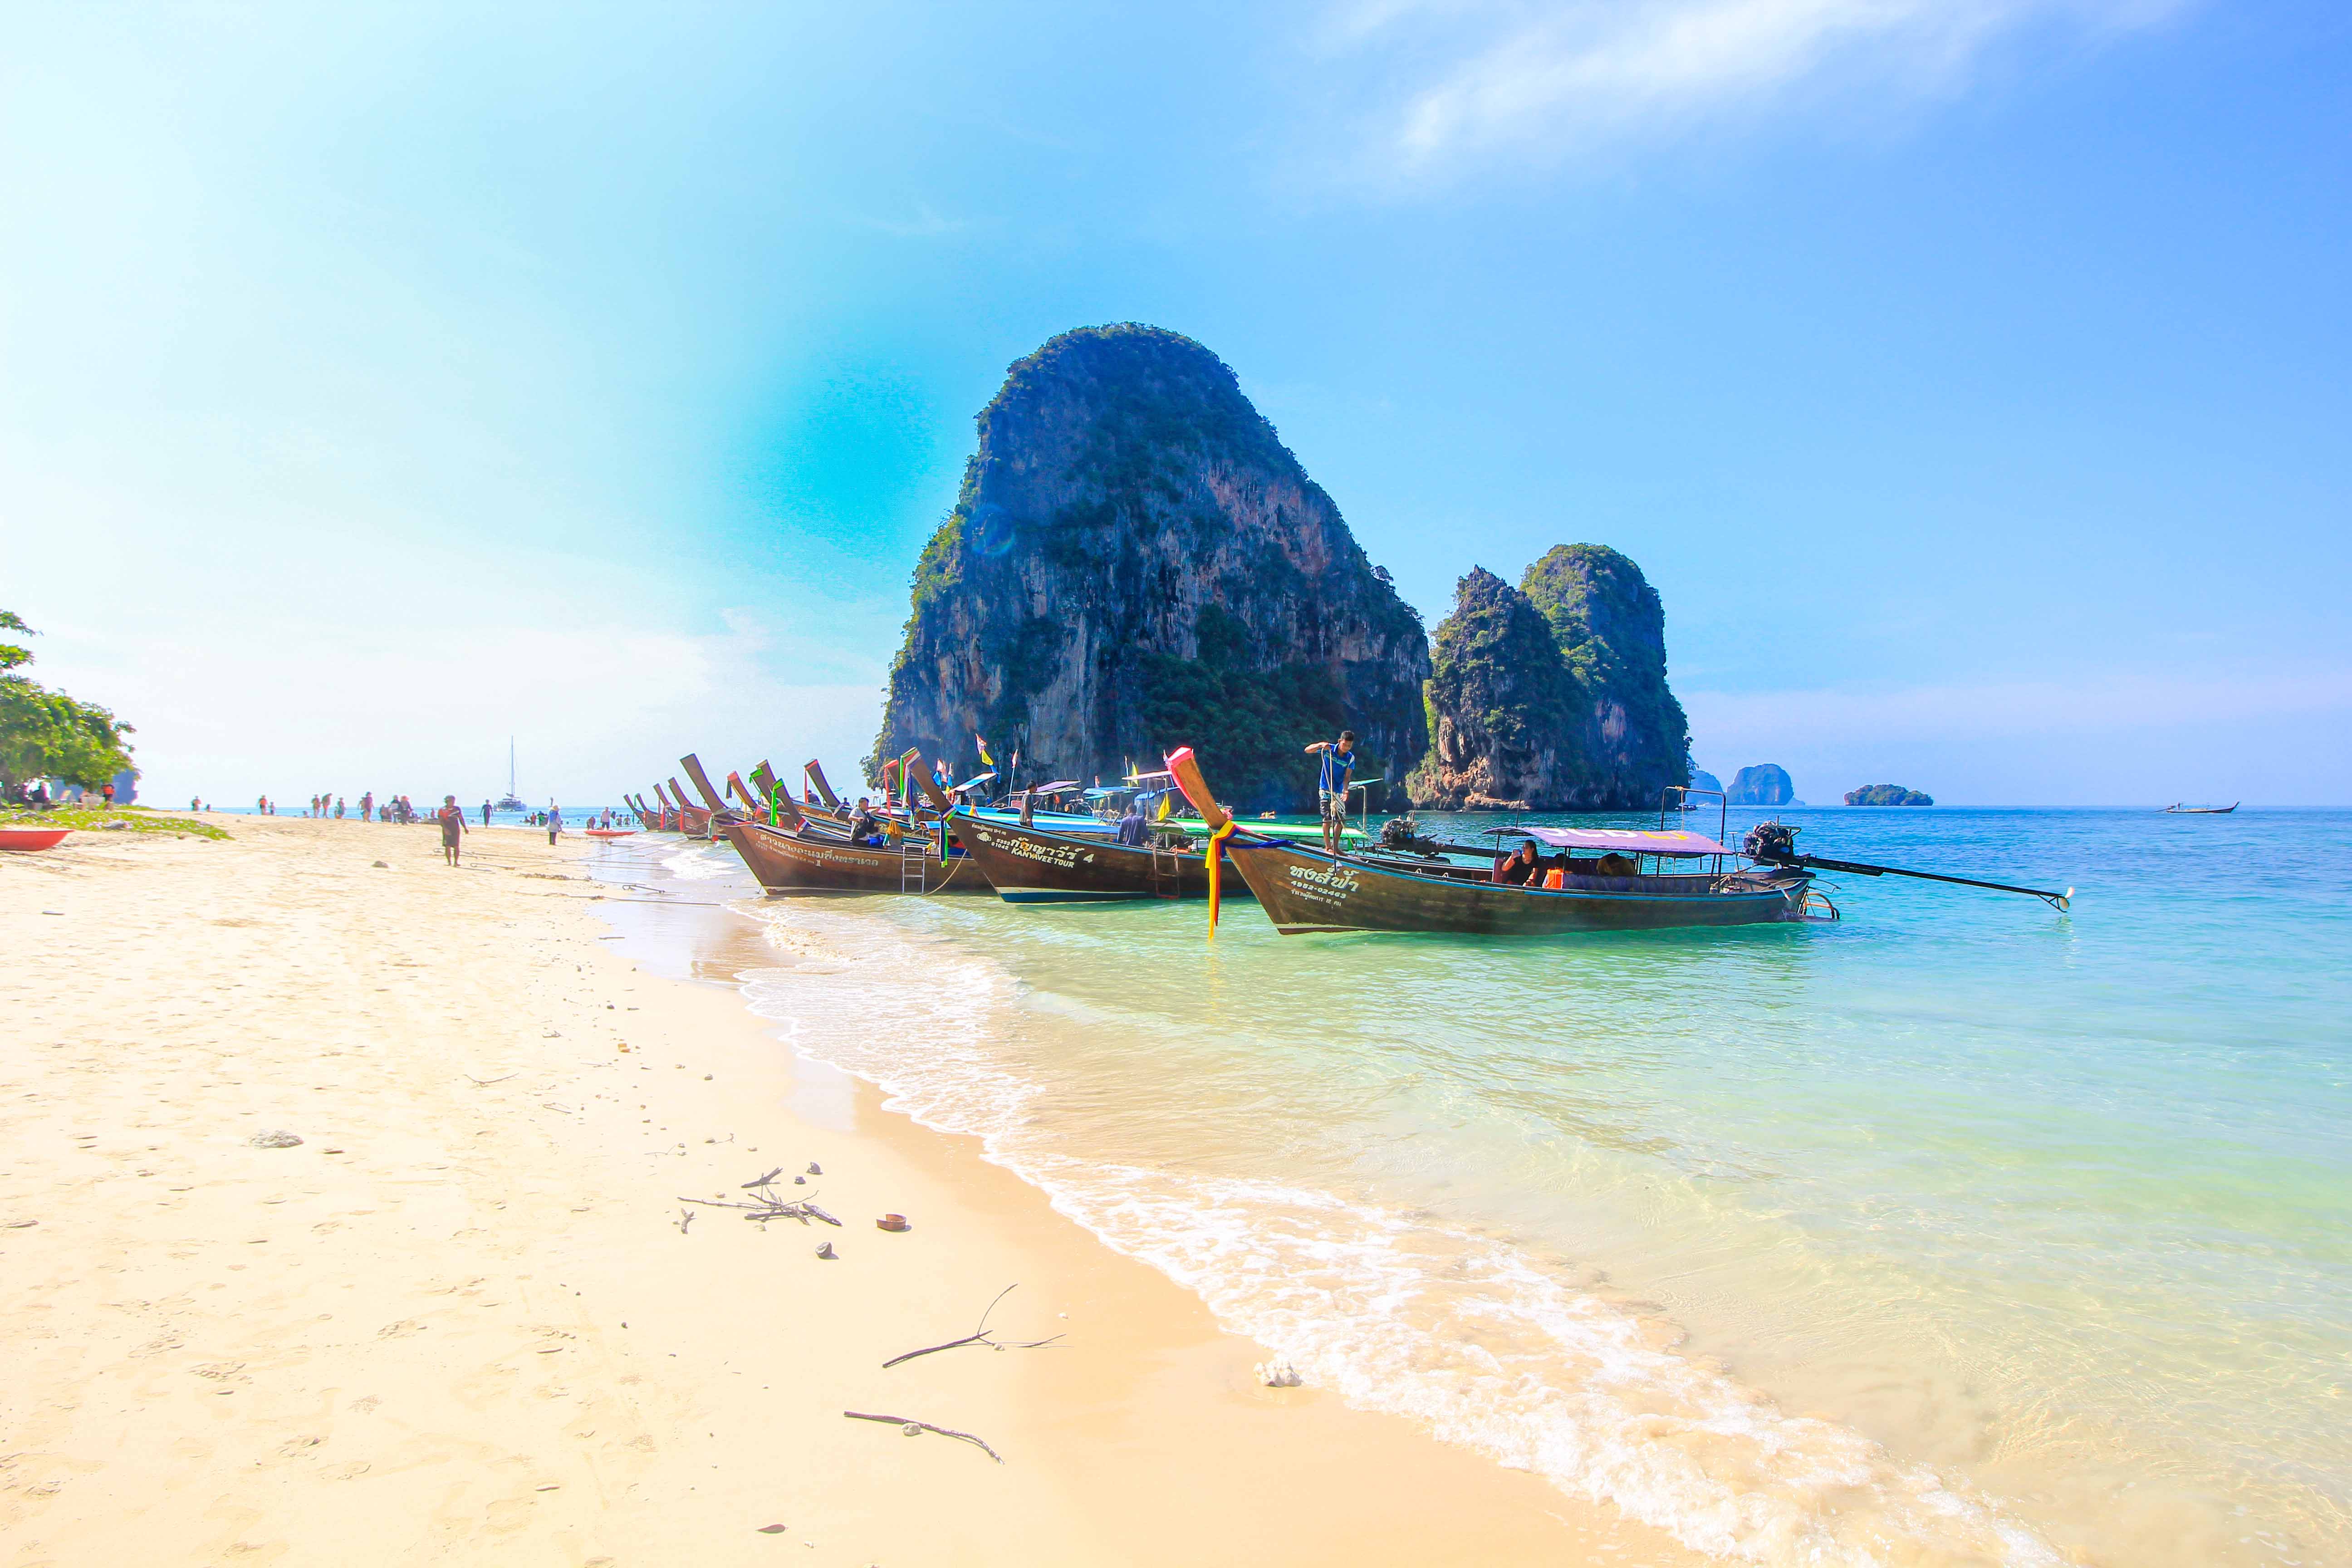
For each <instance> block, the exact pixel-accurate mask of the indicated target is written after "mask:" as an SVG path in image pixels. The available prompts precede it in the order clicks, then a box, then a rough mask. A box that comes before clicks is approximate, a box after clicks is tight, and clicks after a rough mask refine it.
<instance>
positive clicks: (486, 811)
mask: <svg viewBox="0 0 2352 1568" xmlns="http://www.w3.org/2000/svg"><path fill="white" fill-rule="evenodd" d="M489 825H490V803H489V802H488V801H487V800H486V801H484V802H482V826H485V827H488V826H489Z"/></svg>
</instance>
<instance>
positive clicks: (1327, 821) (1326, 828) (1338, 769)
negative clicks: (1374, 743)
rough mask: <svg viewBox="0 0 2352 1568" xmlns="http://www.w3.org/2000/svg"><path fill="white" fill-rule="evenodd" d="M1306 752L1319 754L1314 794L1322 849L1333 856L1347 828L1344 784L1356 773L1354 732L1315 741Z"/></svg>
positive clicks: (1345, 787) (1346, 797)
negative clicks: (1319, 804)
mask: <svg viewBox="0 0 2352 1568" xmlns="http://www.w3.org/2000/svg"><path fill="white" fill-rule="evenodd" d="M1307 751H1308V752H1322V753H1323V777H1322V782H1321V785H1320V787H1319V788H1318V790H1317V792H1316V793H1317V794H1318V795H1319V796H1320V797H1321V799H1322V805H1323V847H1324V848H1326V849H1328V850H1329V851H1330V852H1331V853H1332V854H1334V855H1337V854H1338V853H1339V836H1340V834H1341V832H1342V830H1344V829H1345V828H1346V827H1347V826H1348V782H1349V779H1350V778H1351V777H1353V776H1354V774H1355V772H1356V732H1355V731H1353V730H1342V731H1339V739H1338V740H1336V741H1317V742H1314V743H1313V744H1312V745H1310V746H1308V747H1307Z"/></svg>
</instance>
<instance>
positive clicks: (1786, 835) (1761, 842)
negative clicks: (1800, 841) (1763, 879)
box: [1742, 822, 1799, 866]
mask: <svg viewBox="0 0 2352 1568" xmlns="http://www.w3.org/2000/svg"><path fill="white" fill-rule="evenodd" d="M1798 831H1799V830H1798V829H1796V828H1794V827H1791V826H1789V825H1788V824H1787V823H1785V822H1759V823H1758V824H1757V825H1756V826H1753V827H1751V828H1749V829H1748V842H1747V843H1746V844H1745V845H1744V846H1742V851H1743V853H1745V854H1746V855H1747V857H1748V858H1749V859H1750V860H1755V861H1759V862H1761V863H1763V864H1765V865H1768V866H1769V865H1780V866H1786V865H1790V864H1791V863H1793V862H1794V861H1795V860H1796V858H1797V833H1798Z"/></svg>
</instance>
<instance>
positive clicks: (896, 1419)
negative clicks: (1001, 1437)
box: [842, 1410, 1004, 1465]
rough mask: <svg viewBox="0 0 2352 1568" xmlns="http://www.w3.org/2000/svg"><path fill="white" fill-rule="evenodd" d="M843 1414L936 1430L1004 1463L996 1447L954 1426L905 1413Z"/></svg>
mask: <svg viewBox="0 0 2352 1568" xmlns="http://www.w3.org/2000/svg"><path fill="white" fill-rule="evenodd" d="M842 1414H843V1415H846V1416H848V1417H849V1418H850V1419H851V1420H852V1421H881V1422H885V1423H887V1424H888V1425H890V1426H897V1427H900V1428H902V1429H904V1430H906V1431H908V1432H909V1433H912V1432H918V1431H920V1432H936V1433H938V1434H939V1435H940V1436H942V1437H953V1438H954V1439H956V1441H958V1442H960V1443H969V1444H971V1446H972V1447H975V1448H977V1449H979V1450H980V1451H981V1452H982V1453H983V1454H986V1455H987V1456H988V1457H989V1458H992V1459H994V1460H995V1461H996V1462H997V1463H998V1464H1000V1465H1001V1464H1003V1463H1004V1456H1003V1455H1002V1454H1000V1453H998V1452H997V1451H996V1450H995V1449H993V1448H992V1447H989V1446H988V1445H987V1444H986V1443H985V1442H983V1441H982V1440H981V1439H980V1438H978V1437H975V1436H972V1435H971V1433H969V1432H958V1431H956V1430H955V1429H954V1428H952V1427H949V1426H932V1425H931V1424H930V1423H929V1422H928V1421H915V1420H911V1419H909V1418H908V1417H907V1416H904V1415H867V1414H866V1412H864V1411H863V1410H845V1411H843V1412H842Z"/></svg>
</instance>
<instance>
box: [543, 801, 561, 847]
mask: <svg viewBox="0 0 2352 1568" xmlns="http://www.w3.org/2000/svg"><path fill="white" fill-rule="evenodd" d="M562 831H563V808H562V806H560V805H556V804H555V803H554V802H552V801H550V802H549V803H548V807H547V842H548V844H549V846H550V847H552V846H553V845H554V843H555V836H556V835H557V834H559V833H561V832H562Z"/></svg>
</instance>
